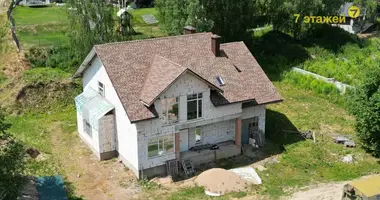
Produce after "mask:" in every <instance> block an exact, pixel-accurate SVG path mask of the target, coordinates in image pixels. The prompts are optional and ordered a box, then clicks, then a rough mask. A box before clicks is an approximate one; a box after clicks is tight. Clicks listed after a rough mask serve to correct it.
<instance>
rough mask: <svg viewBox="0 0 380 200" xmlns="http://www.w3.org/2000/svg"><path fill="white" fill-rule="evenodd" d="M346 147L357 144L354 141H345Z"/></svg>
mask: <svg viewBox="0 0 380 200" xmlns="http://www.w3.org/2000/svg"><path fill="white" fill-rule="evenodd" d="M344 146H345V147H356V144H355V142H354V141H346V142H344Z"/></svg>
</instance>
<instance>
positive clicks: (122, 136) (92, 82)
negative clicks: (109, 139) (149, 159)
mask: <svg viewBox="0 0 380 200" xmlns="http://www.w3.org/2000/svg"><path fill="white" fill-rule="evenodd" d="M98 81H100V82H101V83H103V85H104V87H105V98H106V99H107V100H108V101H110V102H111V103H112V104H113V105H114V106H115V118H116V134H117V139H116V146H117V151H118V152H119V155H120V156H121V157H122V160H123V162H124V164H125V165H126V166H127V167H129V168H130V169H131V170H132V171H133V172H134V173H135V174H136V175H137V176H138V151H137V146H138V145H137V130H136V126H135V125H134V124H131V122H130V120H129V118H128V116H127V114H126V112H125V110H124V107H123V105H122V104H121V102H120V99H119V97H118V95H117V93H116V91H115V89H114V87H113V85H112V83H111V81H110V78H109V77H108V74H107V72H106V70H105V68H104V66H103V64H102V63H101V61H100V59H99V58H98V57H96V58H95V59H94V60H93V61H92V63H91V66H90V67H89V68H88V69H87V70H86V71H85V73H84V74H83V88H84V90H86V89H88V88H89V87H92V88H93V89H94V90H96V91H97V90H98Z"/></svg>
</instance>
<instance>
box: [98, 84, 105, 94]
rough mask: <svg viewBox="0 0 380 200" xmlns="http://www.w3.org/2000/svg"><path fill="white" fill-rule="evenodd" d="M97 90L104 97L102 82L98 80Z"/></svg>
mask: <svg viewBox="0 0 380 200" xmlns="http://www.w3.org/2000/svg"><path fill="white" fill-rule="evenodd" d="M98 92H99V94H100V96H102V97H104V94H105V89H104V84H103V83H102V82H100V81H98Z"/></svg>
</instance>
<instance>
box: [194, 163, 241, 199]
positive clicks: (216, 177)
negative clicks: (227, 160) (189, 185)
mask: <svg viewBox="0 0 380 200" xmlns="http://www.w3.org/2000/svg"><path fill="white" fill-rule="evenodd" d="M195 182H196V183H197V184H198V185H199V186H203V187H204V188H205V190H206V191H208V192H211V193H216V194H220V195H223V194H226V193H228V192H240V191H244V190H246V189H247V183H246V181H245V180H244V179H242V178H241V177H240V176H239V175H237V174H236V173H234V172H231V171H227V170H225V169H221V168H213V169H210V170H207V171H204V172H203V173H201V174H200V175H199V176H198V177H197V178H196V179H195Z"/></svg>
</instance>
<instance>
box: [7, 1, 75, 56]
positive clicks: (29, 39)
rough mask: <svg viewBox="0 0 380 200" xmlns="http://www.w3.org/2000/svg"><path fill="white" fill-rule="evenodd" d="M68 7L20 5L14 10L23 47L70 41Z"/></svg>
mask: <svg viewBox="0 0 380 200" xmlns="http://www.w3.org/2000/svg"><path fill="white" fill-rule="evenodd" d="M65 9H66V7H65V6H62V7H58V6H49V7H40V8H35V7H33V8H31V7H22V6H18V7H17V8H16V9H15V10H14V11H13V17H14V18H15V23H16V31H17V36H18V37H19V40H20V43H21V45H22V47H23V48H26V49H27V48H29V47H32V46H58V45H64V44H67V43H68V39H67V36H66V35H65V31H66V28H67V23H68V19H67V13H66V10H65Z"/></svg>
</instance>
